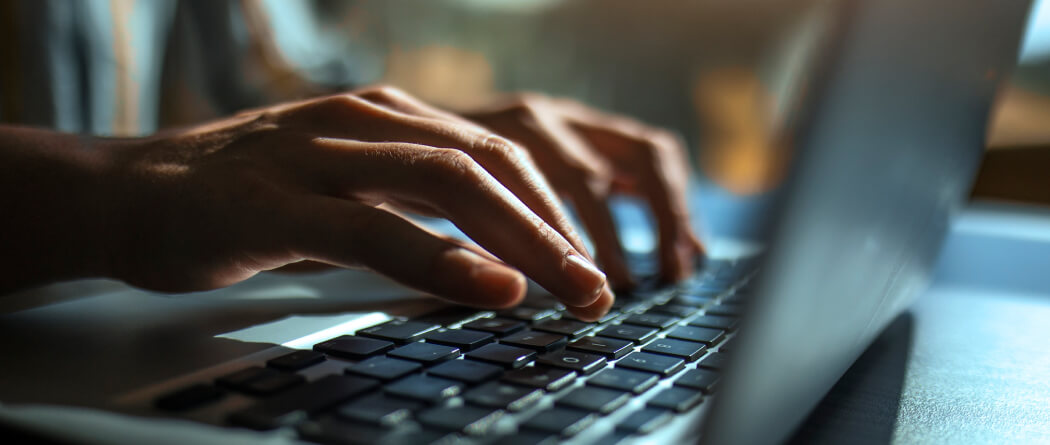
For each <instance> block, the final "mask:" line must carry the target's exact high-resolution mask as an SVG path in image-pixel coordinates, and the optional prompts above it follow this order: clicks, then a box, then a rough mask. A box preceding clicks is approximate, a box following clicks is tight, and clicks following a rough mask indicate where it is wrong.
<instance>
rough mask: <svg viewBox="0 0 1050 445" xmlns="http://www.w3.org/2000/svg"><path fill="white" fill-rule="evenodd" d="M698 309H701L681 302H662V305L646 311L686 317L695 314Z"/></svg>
mask: <svg viewBox="0 0 1050 445" xmlns="http://www.w3.org/2000/svg"><path fill="white" fill-rule="evenodd" d="M698 310H699V308H695V307H689V306H682V305H680V304H673V303H668V304H661V305H656V306H653V307H652V308H651V309H649V310H648V311H646V313H647V314H650V313H652V314H665V315H671V316H674V317H679V318H685V317H688V316H690V315H693V314H695V313H696V312H697V311H698Z"/></svg>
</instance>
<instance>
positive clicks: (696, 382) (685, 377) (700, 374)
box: [674, 369, 719, 394]
mask: <svg viewBox="0 0 1050 445" xmlns="http://www.w3.org/2000/svg"><path fill="white" fill-rule="evenodd" d="M718 378H719V376H718V373H716V372H714V371H710V370H707V369H690V370H689V371H688V372H686V373H685V374H682V376H681V377H679V378H678V380H675V381H674V386H681V387H683V388H691V389H695V390H697V391H701V392H703V393H704V394H711V393H713V392H714V389H715V385H717V384H718Z"/></svg>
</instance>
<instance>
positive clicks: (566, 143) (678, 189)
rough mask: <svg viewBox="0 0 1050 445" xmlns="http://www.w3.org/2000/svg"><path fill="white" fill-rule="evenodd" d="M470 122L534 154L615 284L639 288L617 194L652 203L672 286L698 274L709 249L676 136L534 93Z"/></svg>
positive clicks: (665, 271)
mask: <svg viewBox="0 0 1050 445" xmlns="http://www.w3.org/2000/svg"><path fill="white" fill-rule="evenodd" d="M467 116H468V117H469V118H470V119H472V120H474V121H475V122H478V123H479V124H481V125H484V126H485V127H487V128H489V129H490V130H492V131H494V132H496V133H498V134H500V135H502V136H504V137H507V138H509V139H511V140H513V141H515V142H517V143H519V144H521V145H522V146H524V147H525V148H526V149H527V150H528V151H529V152H530V153H531V154H532V157H533V159H535V160H536V164H537V165H538V166H539V168H540V170H542V171H543V173H544V175H545V176H546V177H547V179H548V180H549V181H550V182H551V184H552V185H553V186H554V188H555V189H556V190H557V191H559V192H561V193H562V194H564V195H566V196H568V198H569V199H570V200H571V201H572V203H573V204H574V205H575V207H576V210H577V212H578V213H579V216H580V219H582V220H583V223H584V225H585V226H586V228H587V230H588V232H589V233H590V234H591V238H592V239H593V240H594V243H595V249H596V250H597V256H598V261H599V263H600V264H601V265H602V266H603V269H604V270H605V271H606V273H608V274H609V277H610V280H611V281H612V282H613V283H614V284H615V285H617V286H618V287H630V285H631V284H632V283H631V282H630V280H631V277H630V275H629V273H628V269H627V266H626V263H625V261H624V256H623V249H622V247H621V244H620V240H619V238H618V236H617V232H616V228H615V226H614V224H613V219H612V216H611V215H610V213H609V207H608V202H607V200H608V198H609V195H610V194H612V193H627V194H633V195H637V196H640V197H642V198H643V199H644V200H645V201H646V202H648V204H649V207H650V209H651V210H652V213H653V215H654V217H655V218H656V223H657V229H658V231H659V253H660V265H661V267H660V272H661V275H662V278H663V279H664V280H665V281H672V282H673V281H678V280H680V279H683V278H685V277H687V276H688V275H689V274H690V273H691V272H692V269H693V260H694V258H697V256H698V255H700V254H702V253H703V246H702V245H701V243H700V242H699V241H698V239H697V237H696V235H694V234H693V231H692V229H691V227H690V225H689V213H688V206H687V201H686V189H687V187H688V177H689V173H688V165H689V164H688V161H687V160H686V157H685V152H684V150H683V149H682V144H681V142H680V141H679V139H678V138H677V137H675V136H674V135H673V134H671V133H669V132H667V131H665V130H660V129H655V128H652V127H649V126H646V125H644V124H642V123H640V122H637V121H635V120H632V119H629V118H626V117H623V116H614V115H609V114H606V113H602V112H599V111H596V110H593V109H590V108H587V107H585V106H584V105H581V104H579V103H576V102H572V101H568V100H563V99H553V98H547V97H544V96H539V95H534V94H529V95H523V96H520V97H518V98H516V99H514V100H511V101H509V102H507V103H505V104H502V105H500V106H497V107H494V108H492V109H489V110H485V111H482V112H475V113H470V114H468V115H467Z"/></svg>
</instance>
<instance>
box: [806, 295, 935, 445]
mask: <svg viewBox="0 0 1050 445" xmlns="http://www.w3.org/2000/svg"><path fill="white" fill-rule="evenodd" d="M914 330H915V317H914V316H913V315H912V314H911V312H905V313H904V314H901V315H900V316H899V317H897V318H896V319H895V320H894V321H893V323H891V324H890V325H889V326H888V327H887V328H886V330H885V331H883V333H882V334H881V335H879V337H878V338H877V339H876V340H875V342H874V343H872V344H871V346H869V347H868V349H867V350H866V351H864V354H862V355H861V356H860V358H858V359H857V361H856V362H855V363H854V364H853V366H851V367H850V368H849V370H847V371H846V374H845V375H843V376H842V378H841V379H840V380H839V381H838V383H836V384H835V386H834V387H832V389H831V391H830V392H828V394H827V395H826V396H825V397H824V399H823V400H821V401H820V404H818V405H817V407H816V408H815V409H814V410H813V413H811V414H810V415H809V417H808V418H807V419H806V421H805V422H803V424H802V425H801V426H800V427H799V429H798V431H796V433H795V436H794V437H793V438H792V439H791V441H790V442H789V443H791V444H813V443H817V444H824V443H828V444H839V443H852V444H886V443H890V441H891V440H892V439H893V431H894V429H895V425H896V421H897V412H898V410H899V409H900V403H901V394H902V393H903V390H904V377H905V374H906V372H907V369H908V358H909V357H910V356H911V348H912V342H913V337H914Z"/></svg>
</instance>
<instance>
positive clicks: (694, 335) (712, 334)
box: [667, 326, 725, 346]
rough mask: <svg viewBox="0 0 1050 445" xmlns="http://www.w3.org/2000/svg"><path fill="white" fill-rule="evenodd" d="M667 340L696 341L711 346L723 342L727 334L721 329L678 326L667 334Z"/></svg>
mask: <svg viewBox="0 0 1050 445" xmlns="http://www.w3.org/2000/svg"><path fill="white" fill-rule="evenodd" d="M667 338H674V339H678V340H685V341H695V342H699V343H703V344H705V345H707V346H711V345H713V344H715V343H718V342H720V341H722V339H723V338H725V333H724V332H723V331H722V330H719V329H711V328H701V327H697V326H678V327H676V328H674V329H671V330H670V331H669V332H667Z"/></svg>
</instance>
